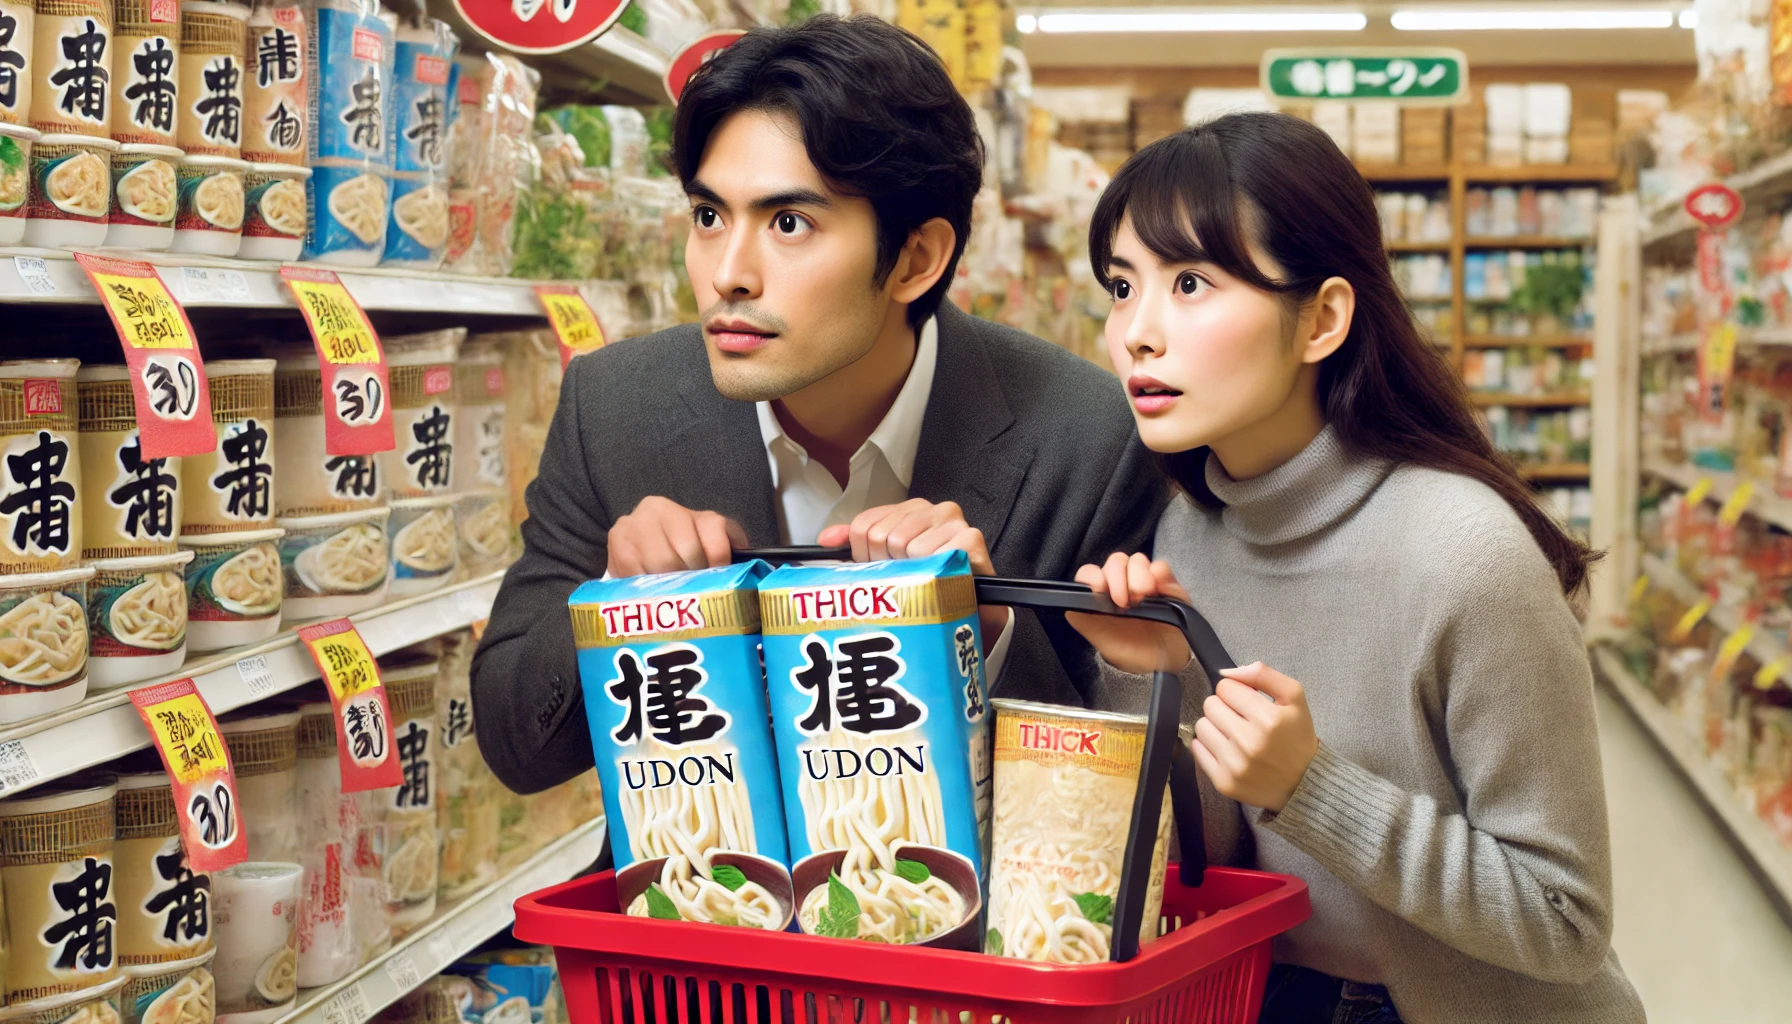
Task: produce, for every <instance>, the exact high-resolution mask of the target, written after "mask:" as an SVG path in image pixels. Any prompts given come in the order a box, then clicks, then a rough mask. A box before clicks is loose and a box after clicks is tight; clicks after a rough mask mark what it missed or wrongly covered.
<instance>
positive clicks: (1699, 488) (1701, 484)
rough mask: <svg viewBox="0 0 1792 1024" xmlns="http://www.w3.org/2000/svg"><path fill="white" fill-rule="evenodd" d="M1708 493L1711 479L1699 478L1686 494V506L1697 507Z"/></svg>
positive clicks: (1706, 477)
mask: <svg viewBox="0 0 1792 1024" xmlns="http://www.w3.org/2000/svg"><path fill="white" fill-rule="evenodd" d="M1710 493H1711V478H1710V477H1708V476H1702V477H1699V479H1698V482H1697V483H1695V484H1693V485H1692V489H1691V490H1689V491H1687V492H1686V503H1687V504H1688V505H1697V504H1698V503H1699V502H1701V501H1704V500H1705V497H1706V496H1707V495H1709V494H1710Z"/></svg>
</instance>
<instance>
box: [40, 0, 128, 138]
mask: <svg viewBox="0 0 1792 1024" xmlns="http://www.w3.org/2000/svg"><path fill="white" fill-rule="evenodd" d="M114 52H115V51H114V50H113V48H112V0H37V20H36V24H35V27H34V29H33V31H32V56H33V57H35V58H36V59H34V60H33V61H32V62H31V127H33V128H36V129H37V130H38V131H41V132H44V133H46V134H48V133H50V132H57V133H61V134H66V135H90V136H95V137H97V138H102V139H103V138H105V137H106V136H107V134H108V132H109V131H110V130H111V124H112V122H111V117H110V113H111V112H110V109H109V103H108V100H109V99H110V98H111V90H110V89H109V88H108V87H107V86H108V82H109V80H110V78H111V73H112V65H113V63H114V58H113V56H112V55H113V53H114Z"/></svg>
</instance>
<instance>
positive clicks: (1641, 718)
mask: <svg viewBox="0 0 1792 1024" xmlns="http://www.w3.org/2000/svg"><path fill="white" fill-rule="evenodd" d="M1593 664H1594V666H1595V667H1596V669H1597V670H1598V676H1599V678H1600V679H1601V680H1602V681H1604V683H1605V684H1606V686H1608V687H1609V688H1610V689H1611V690H1612V691H1613V692H1614V693H1616V694H1617V696H1618V698H1619V700H1621V701H1622V702H1623V703H1624V705H1625V707H1627V708H1629V710H1630V713H1631V714H1632V715H1633V716H1635V717H1636V720H1637V721H1638V722H1641V723H1642V725H1643V728H1644V730H1645V731H1647V732H1648V733H1649V735H1650V736H1651V737H1652V738H1653V739H1654V740H1655V743H1656V745H1657V746H1659V747H1660V748H1661V750H1662V752H1663V753H1664V754H1666V755H1667V758H1668V762H1669V763H1670V764H1672V765H1673V766H1674V767H1675V768H1677V769H1678V770H1679V772H1680V774H1681V776H1682V777H1684V778H1685V779H1686V781H1687V782H1688V783H1689V784H1690V785H1691V786H1692V788H1693V790H1694V791H1696V792H1697V793H1698V794H1699V796H1700V797H1701V798H1702V799H1703V800H1704V801H1705V805H1706V807H1708V808H1709V809H1710V810H1711V813H1712V815H1713V816H1714V817H1716V818H1717V820H1718V821H1719V822H1721V823H1722V824H1723V826H1724V828H1725V830H1726V831H1728V833H1729V836H1730V839H1731V841H1732V843H1733V844H1734V845H1735V846H1736V847H1737V849H1738V850H1739V851H1741V853H1742V854H1743V856H1744V857H1745V858H1746V859H1747V860H1748V861H1749V862H1750V866H1751V867H1752V868H1753V870H1754V872H1755V874H1756V875H1757V876H1759V877H1760V879H1761V880H1762V882H1763V883H1764V884H1765V885H1767V886H1768V887H1769V889H1770V890H1771V891H1772V892H1773V895H1774V896H1775V897H1776V901H1777V903H1778V904H1779V910H1780V912H1781V914H1783V915H1787V916H1788V917H1792V914H1789V913H1788V908H1789V907H1792V849H1788V848H1787V847H1786V845H1785V844H1784V843H1782V842H1780V840H1779V837H1778V836H1776V835H1775V834H1774V833H1773V830H1772V829H1770V828H1768V827H1767V823H1766V822H1765V821H1762V820H1761V816H1760V815H1759V814H1756V813H1755V812H1754V811H1753V810H1752V809H1751V808H1749V807H1748V806H1747V805H1746V804H1745V803H1744V802H1743V800H1742V797H1741V796H1740V795H1739V794H1737V792H1736V790H1735V789H1734V788H1733V787H1731V786H1730V784H1729V783H1728V782H1727V781H1725V779H1724V778H1723V776H1722V775H1721V774H1720V773H1719V772H1718V770H1717V768H1716V767H1715V766H1713V765H1712V764H1711V762H1710V760H1709V759H1708V758H1706V757H1705V756H1704V755H1703V754H1702V753H1701V752H1700V751H1699V750H1698V748H1697V746H1696V745H1695V743H1694V740H1693V738H1692V737H1691V736H1689V735H1687V733H1686V729H1685V728H1684V727H1683V726H1682V725H1681V723H1679V722H1678V721H1676V720H1675V718H1674V716H1673V714H1672V712H1670V711H1669V710H1668V709H1667V708H1665V707H1663V706H1662V704H1661V702H1660V701H1659V700H1657V699H1656V698H1655V695H1654V694H1652V693H1650V692H1649V691H1648V690H1647V689H1646V688H1645V687H1644V686H1643V684H1642V683H1640V682H1638V681H1637V680H1636V678H1635V677H1633V676H1632V675H1631V674H1630V671H1629V669H1627V668H1626V667H1625V665H1624V662H1623V659H1621V658H1619V657H1618V655H1617V652H1615V651H1613V650H1612V649H1611V648H1609V647H1606V646H1604V645H1601V646H1598V647H1595V648H1594V649H1593Z"/></svg>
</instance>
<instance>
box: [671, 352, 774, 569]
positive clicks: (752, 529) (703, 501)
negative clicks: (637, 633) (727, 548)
mask: <svg viewBox="0 0 1792 1024" xmlns="http://www.w3.org/2000/svg"><path fill="white" fill-rule="evenodd" d="M679 394H680V397H681V398H683V400H684V409H683V410H681V411H680V412H681V414H680V415H678V416H677V417H676V418H675V419H674V420H673V421H671V422H668V423H666V424H663V428H664V429H663V432H662V433H661V438H662V440H661V442H660V444H659V445H657V446H656V447H657V450H658V451H659V452H660V457H659V458H658V459H657V460H655V462H656V465H653V466H650V467H648V469H649V472H650V473H652V474H653V475H654V476H655V478H656V479H657V480H659V481H661V483H660V486H661V487H662V488H664V487H665V481H667V480H670V479H676V480H677V481H678V483H677V485H676V492H675V493H674V492H672V491H665V490H662V491H654V492H649V493H665V494H667V496H668V497H672V498H673V500H675V501H678V503H679V504H681V505H684V506H685V507H686V508H695V509H713V510H715V511H717V512H720V513H722V514H723V515H725V516H728V517H730V518H732V519H734V520H735V521H737V522H739V523H740V525H741V526H742V527H743V528H745V529H746V531H747V540H748V541H749V542H751V543H752V544H753V545H754V546H755V547H764V546H768V545H775V544H777V543H778V513H777V508H776V506H775V505H774V501H775V500H776V499H775V497H774V495H773V493H772V471H771V463H770V460H769V457H768V456H767V455H766V452H765V442H764V441H763V440H762V439H761V438H760V436H759V415H758V412H757V411H756V410H755V409H754V406H753V403H751V402H736V401H733V400H732V399H728V398H724V397H722V394H721V393H720V392H718V391H717V390H716V386H715V382H714V380H713V379H712V378H711V377H710V375H709V362H708V360H707V359H706V358H705V357H704V355H703V354H702V352H701V350H699V352H698V356H697V364H696V369H695V372H693V373H689V374H686V375H685V377H684V379H683V380H682V381H681V382H680V384H679Z"/></svg>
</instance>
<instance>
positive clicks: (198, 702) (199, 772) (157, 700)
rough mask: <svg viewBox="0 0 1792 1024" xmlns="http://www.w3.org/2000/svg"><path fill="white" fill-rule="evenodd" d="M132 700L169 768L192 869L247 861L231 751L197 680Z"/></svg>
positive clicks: (146, 691) (137, 694)
mask: <svg viewBox="0 0 1792 1024" xmlns="http://www.w3.org/2000/svg"><path fill="white" fill-rule="evenodd" d="M131 704H132V705H134V706H135V707H136V708H137V714H138V715H140V716H141V717H142V718H143V724H144V725H147V726H148V727H149V734H150V738H151V739H153V740H154V741H155V745H156V751H157V753H159V754H161V755H162V764H163V765H164V766H166V767H167V769H168V779H169V781H170V782H171V783H172V784H173V789H174V806H175V809H176V810H177V811H178V812H179V813H178V814H177V815H176V817H177V819H178V821H179V824H180V836H181V845H183V846H184V847H186V851H187V859H188V861H189V862H191V864H192V865H193V870H194V871H196V872H206V871H217V870H219V869H221V868H227V867H229V866H231V865H232V864H241V863H242V862H244V861H246V860H248V859H249V840H248V837H247V835H246V834H245V833H244V832H243V826H242V821H241V814H240V812H239V810H238V809H239V808H240V807H241V804H240V803H238V801H237V791H236V773H235V772H234V771H232V770H231V765H230V751H229V750H228V749H227V748H226V747H225V746H224V737H223V736H222V735H221V734H220V733H219V732H218V720H217V719H216V718H213V717H212V709H211V708H210V707H209V706H207V705H206V703H205V698H204V697H201V696H200V695H199V690H198V689H197V688H196V687H195V686H194V685H193V680H191V679H177V680H175V681H174V682H172V683H162V684H161V685H159V686H148V687H144V688H143V689H140V690H132V691H131Z"/></svg>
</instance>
